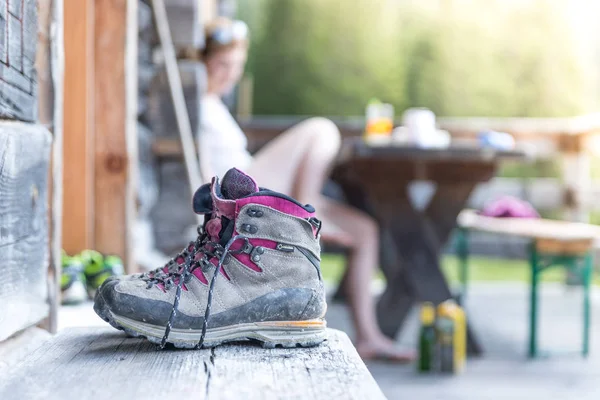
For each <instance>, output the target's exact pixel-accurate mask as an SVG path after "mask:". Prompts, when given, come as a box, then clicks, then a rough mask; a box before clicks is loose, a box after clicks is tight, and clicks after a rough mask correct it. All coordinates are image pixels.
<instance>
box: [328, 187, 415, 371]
mask: <svg viewBox="0 0 600 400" xmlns="http://www.w3.org/2000/svg"><path fill="white" fill-rule="evenodd" d="M319 210H320V212H321V214H322V215H326V216H327V220H328V221H332V222H333V223H335V224H336V225H338V226H339V227H340V228H341V229H342V230H344V231H345V232H346V233H347V234H349V235H350V236H351V237H352V244H351V246H350V253H349V257H348V272H347V274H346V280H345V286H344V288H343V289H344V290H345V292H346V295H347V298H348V302H349V306H350V311H351V313H352V319H353V321H354V327H355V329H356V349H357V350H358V353H359V354H360V355H361V357H363V358H365V359H369V358H378V357H379V358H380V357H385V358H389V359H392V360H396V361H410V360H412V359H413V358H414V354H413V352H405V351H401V350H399V349H397V348H396V347H395V344H394V341H393V340H391V339H389V338H388V337H386V336H385V335H384V334H383V333H382V332H381V330H380V329H379V325H378V323H377V318H376V316H375V301H374V298H373V295H372V294H371V290H370V284H371V281H372V279H373V275H374V274H375V271H376V269H377V266H378V260H379V255H378V253H379V229H378V227H377V224H376V223H375V221H374V220H373V219H372V218H371V217H370V216H368V215H366V214H364V213H362V212H360V211H358V210H356V209H354V208H351V207H348V206H346V205H344V204H340V203H337V202H335V201H332V200H330V199H326V198H323V199H322V200H321V201H320V209H319Z"/></svg>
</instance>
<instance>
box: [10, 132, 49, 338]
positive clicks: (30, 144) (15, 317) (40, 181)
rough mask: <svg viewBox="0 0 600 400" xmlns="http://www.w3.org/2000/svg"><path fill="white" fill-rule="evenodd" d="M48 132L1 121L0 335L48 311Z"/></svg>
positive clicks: (40, 316) (30, 322) (22, 325)
mask: <svg viewBox="0 0 600 400" xmlns="http://www.w3.org/2000/svg"><path fill="white" fill-rule="evenodd" d="M50 148H51V136H50V132H48V130H47V129H45V128H43V127H41V126H39V125H31V124H25V123H21V122H0V271H1V274H2V284H1V285H0V304H1V307H0V340H3V339H5V338H7V337H8V336H10V335H11V334H13V333H14V332H16V331H18V330H20V329H23V328H25V327H27V326H30V325H33V324H36V323H37V322H39V321H40V320H42V319H43V318H45V317H46V316H47V314H48V304H47V301H48V288H47V269H48V250H49V245H48V203H47V198H48V168H49V161H50Z"/></svg>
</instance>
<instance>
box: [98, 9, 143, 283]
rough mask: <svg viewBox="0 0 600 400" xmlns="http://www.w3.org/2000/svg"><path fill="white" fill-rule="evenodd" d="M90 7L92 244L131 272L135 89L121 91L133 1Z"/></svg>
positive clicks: (128, 73)
mask: <svg viewBox="0 0 600 400" xmlns="http://www.w3.org/2000/svg"><path fill="white" fill-rule="evenodd" d="M94 6H95V9H94V13H95V18H94V24H95V25H94V67H95V71H94V110H95V115H94V122H95V135H94V136H95V140H94V145H95V154H94V177H95V185H94V200H95V201H94V205H95V213H94V237H95V246H94V247H95V248H96V250H99V251H101V252H103V253H110V254H117V255H119V256H121V257H123V258H124V262H125V267H126V270H127V272H131V271H132V269H133V266H132V263H131V262H132V258H131V255H130V248H131V246H130V240H129V229H131V227H132V220H131V218H132V216H131V210H132V209H134V208H135V206H132V205H131V202H133V203H134V202H135V198H132V196H131V194H132V191H131V190H130V188H129V184H130V182H131V178H132V177H131V174H130V163H133V162H135V160H133V159H131V146H132V143H131V142H130V141H129V142H128V140H127V131H128V129H129V130H130V129H131V128H130V127H131V124H130V122H129V121H128V118H131V109H132V105H131V102H132V101H133V102H135V101H136V97H137V93H136V94H135V96H128V95H127V90H128V89H130V88H131V87H132V85H131V84H128V83H129V81H128V79H132V77H131V71H130V70H128V69H127V68H126V65H127V66H130V64H131V62H130V60H131V57H137V54H135V53H137V47H134V48H133V49H132V47H131V46H130V47H129V48H128V50H133V51H134V52H135V53H134V54H127V60H128V61H127V62H126V48H127V43H128V40H127V36H128V32H129V31H130V30H129V29H128V21H130V20H132V18H131V17H130V16H128V12H129V13H135V12H136V11H137V2H134V1H130V0H129V1H128V0H95V1H94ZM129 43H131V42H129ZM128 127H129V128H128Z"/></svg>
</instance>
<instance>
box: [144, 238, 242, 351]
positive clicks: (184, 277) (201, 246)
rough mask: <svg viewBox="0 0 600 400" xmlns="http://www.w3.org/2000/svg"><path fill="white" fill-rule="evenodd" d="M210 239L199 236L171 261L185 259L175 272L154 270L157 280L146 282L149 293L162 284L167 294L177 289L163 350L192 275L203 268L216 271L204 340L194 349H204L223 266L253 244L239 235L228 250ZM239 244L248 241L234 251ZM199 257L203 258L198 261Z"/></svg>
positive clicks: (204, 328)
mask: <svg viewBox="0 0 600 400" xmlns="http://www.w3.org/2000/svg"><path fill="white" fill-rule="evenodd" d="M199 233H200V228H199ZM207 238H208V235H206V234H205V233H202V234H199V235H198V238H197V239H196V240H195V241H194V242H190V245H188V246H187V247H186V249H185V250H184V251H182V252H181V253H180V254H178V255H177V256H176V257H174V258H173V260H171V261H173V262H175V263H177V259H178V258H179V257H183V258H184V262H183V264H180V263H177V267H176V268H172V267H171V266H172V265H171V266H169V269H168V272H165V271H164V267H163V268H159V269H157V270H154V272H155V274H154V275H153V276H151V277H150V276H146V277H143V278H142V279H144V280H145V281H146V282H147V283H148V285H147V288H148V289H149V288H151V287H152V286H154V285H157V284H162V285H163V287H164V289H165V290H170V289H171V288H172V287H173V286H176V291H175V299H174V301H173V307H172V309H171V314H170V315H169V320H168V321H167V325H166V327H165V332H164V335H163V338H162V340H161V343H160V346H159V348H160V349H164V348H165V346H166V344H167V340H168V338H169V334H170V333H171V329H172V326H173V320H174V319H175V316H176V315H177V312H178V307H179V301H180V299H181V291H182V287H183V284H185V283H187V282H189V280H190V279H191V278H192V272H193V271H194V270H195V269H196V268H201V269H202V271H203V272H208V271H209V270H210V269H214V272H213V275H212V277H211V279H210V283H209V288H208V298H207V302H206V309H205V310H204V320H203V321H202V333H201V335H200V339H199V340H198V342H197V343H196V345H195V347H194V348H195V349H200V348H202V346H203V345H204V339H205V336H206V330H207V328H208V321H209V318H210V312H211V306H212V298H213V291H214V287H215V282H216V280H217V276H219V275H220V274H219V271H220V270H221V267H222V266H223V263H224V262H225V260H226V259H227V256H228V255H230V254H232V255H233V254H239V253H241V252H242V251H243V249H244V248H245V247H246V246H247V245H248V244H249V241H248V238H247V237H246V236H244V235H236V236H234V237H232V238H231V239H229V241H228V242H227V244H225V246H223V245H221V244H220V243H217V242H214V241H210V240H207ZM238 240H244V242H245V243H244V246H242V247H241V249H240V250H230V248H231V246H232V245H233V244H234V243H235V242H236V241H238ZM198 255H200V256H199V257H198ZM215 257H216V258H217V259H218V260H219V261H218V263H217V265H216V266H215V265H214V264H213V263H211V262H210V260H211V259H212V258H215ZM169 264H171V262H169V263H167V265H169Z"/></svg>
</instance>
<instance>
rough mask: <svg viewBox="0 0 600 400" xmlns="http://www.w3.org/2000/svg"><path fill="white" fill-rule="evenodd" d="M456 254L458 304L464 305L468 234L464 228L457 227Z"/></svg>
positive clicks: (467, 273) (466, 280)
mask: <svg viewBox="0 0 600 400" xmlns="http://www.w3.org/2000/svg"><path fill="white" fill-rule="evenodd" d="M456 239H457V240H456V242H457V243H456V254H457V256H458V267H459V272H458V275H459V276H458V279H459V281H460V293H459V294H458V299H457V300H458V304H459V305H461V306H463V307H464V305H465V304H464V303H465V298H466V296H467V283H468V280H469V271H468V269H469V234H468V231H467V230H466V229H458V232H457V238H456Z"/></svg>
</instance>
